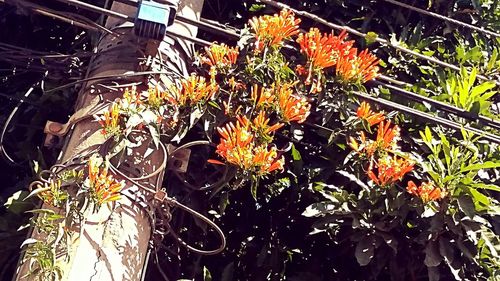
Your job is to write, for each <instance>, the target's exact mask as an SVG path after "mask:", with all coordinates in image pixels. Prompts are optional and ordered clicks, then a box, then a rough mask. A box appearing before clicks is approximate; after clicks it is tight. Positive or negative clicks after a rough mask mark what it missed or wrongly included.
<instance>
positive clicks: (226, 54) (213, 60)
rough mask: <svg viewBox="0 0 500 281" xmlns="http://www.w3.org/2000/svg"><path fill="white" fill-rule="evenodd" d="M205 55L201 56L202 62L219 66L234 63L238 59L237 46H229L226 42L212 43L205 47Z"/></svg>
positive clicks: (222, 66)
mask: <svg viewBox="0 0 500 281" xmlns="http://www.w3.org/2000/svg"><path fill="white" fill-rule="evenodd" d="M205 53H206V56H203V57H202V58H201V59H202V63H205V64H208V65H209V66H215V67H219V68H224V67H229V66H232V65H234V64H235V63H236V60H237V59H238V54H239V50H238V47H229V46H227V45H226V44H224V43H222V44H212V45H210V47H205Z"/></svg>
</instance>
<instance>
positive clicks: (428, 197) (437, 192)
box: [406, 181, 446, 203]
mask: <svg viewBox="0 0 500 281" xmlns="http://www.w3.org/2000/svg"><path fill="white" fill-rule="evenodd" d="M406 190H407V191H408V192H409V193H410V194H413V195H415V196H418V197H420V198H421V199H422V201H423V202H424V203H427V202H429V201H435V200H439V199H442V198H444V197H445V196H446V192H444V191H443V190H441V188H439V187H437V186H435V184H434V183H432V182H423V183H422V184H421V185H420V186H418V187H417V185H416V184H415V183H414V182H413V181H409V182H408V186H407V187H406Z"/></svg>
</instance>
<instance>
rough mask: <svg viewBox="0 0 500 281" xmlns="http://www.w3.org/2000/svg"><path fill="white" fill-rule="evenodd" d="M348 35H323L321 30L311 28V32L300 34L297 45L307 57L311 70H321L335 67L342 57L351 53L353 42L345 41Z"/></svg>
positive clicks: (343, 33)
mask: <svg viewBox="0 0 500 281" xmlns="http://www.w3.org/2000/svg"><path fill="white" fill-rule="evenodd" d="M346 37H347V33H346V32H345V30H344V31H342V33H340V35H339V36H334V35H333V32H332V33H331V34H326V33H325V34H321V32H320V31H319V29H317V28H311V29H310V30H309V32H307V33H304V34H299V37H298V38H297V43H299V44H300V51H301V52H302V53H303V54H305V55H306V57H307V60H308V62H309V67H310V68H311V70H321V69H324V68H327V67H331V66H334V65H335V64H336V63H337V59H338V57H339V56H340V55H344V54H352V52H350V50H351V47H352V45H353V44H354V42H353V41H345V38H346Z"/></svg>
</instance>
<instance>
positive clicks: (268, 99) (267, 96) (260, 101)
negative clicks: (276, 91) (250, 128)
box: [251, 84, 275, 107]
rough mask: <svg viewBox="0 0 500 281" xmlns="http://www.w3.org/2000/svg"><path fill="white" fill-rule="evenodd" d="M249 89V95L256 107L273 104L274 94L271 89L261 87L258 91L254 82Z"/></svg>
mask: <svg viewBox="0 0 500 281" xmlns="http://www.w3.org/2000/svg"><path fill="white" fill-rule="evenodd" d="M251 91H252V92H251V97H252V99H253V100H254V101H255V104H256V105H257V107H266V106H269V105H272V104H273V102H274V99H275V96H274V95H273V92H272V90H270V89H266V88H264V87H261V88H260V91H259V86H258V85H257V84H255V85H253V86H252V89H251Z"/></svg>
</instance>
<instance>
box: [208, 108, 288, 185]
mask: <svg viewBox="0 0 500 281" xmlns="http://www.w3.org/2000/svg"><path fill="white" fill-rule="evenodd" d="M258 119H264V122H263V123H260V124H259V123H257V124H255V122H254V123H253V124H252V123H251V122H250V121H249V120H248V119H247V118H246V117H238V120H237V122H236V125H235V124H233V123H232V122H230V123H229V124H227V125H226V126H225V127H222V128H217V130H218V131H219V134H220V135H221V142H220V143H219V145H217V154H219V155H220V156H221V157H223V158H224V159H225V160H226V161H227V162H229V163H231V164H233V165H236V166H238V167H240V168H242V169H244V170H247V171H253V172H256V173H257V174H258V175H261V176H262V175H266V174H268V173H271V172H273V171H275V170H278V169H283V164H284V162H285V160H284V158H283V157H278V153H277V150H276V147H271V148H269V147H268V145H267V143H263V144H260V145H259V144H256V134H255V132H254V130H253V128H252V127H253V126H256V127H259V126H261V127H260V128H262V126H265V127H267V123H268V119H266V118H265V117H262V118H259V117H257V118H256V121H257V122H261V121H259V120H258ZM279 127H280V126H279V125H278V124H275V125H273V126H270V127H267V129H265V131H267V132H273V131H274V130H276V129H277V128H279ZM211 162H212V163H216V161H211Z"/></svg>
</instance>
